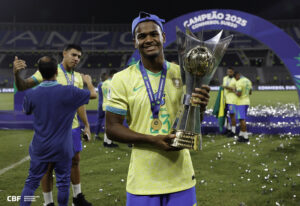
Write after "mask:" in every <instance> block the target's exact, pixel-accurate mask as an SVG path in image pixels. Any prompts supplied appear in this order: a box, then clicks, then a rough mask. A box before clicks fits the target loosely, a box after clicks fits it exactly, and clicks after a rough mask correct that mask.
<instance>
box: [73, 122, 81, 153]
mask: <svg viewBox="0 0 300 206" xmlns="http://www.w3.org/2000/svg"><path fill="white" fill-rule="evenodd" d="M72 138H73V151H74V153H77V152H80V151H81V150H82V144H81V129H80V127H77V128H74V129H72Z"/></svg>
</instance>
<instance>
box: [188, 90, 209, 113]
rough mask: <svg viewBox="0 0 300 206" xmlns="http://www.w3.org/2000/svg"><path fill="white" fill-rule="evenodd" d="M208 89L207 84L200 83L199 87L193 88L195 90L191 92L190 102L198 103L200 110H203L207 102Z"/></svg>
mask: <svg viewBox="0 0 300 206" xmlns="http://www.w3.org/2000/svg"><path fill="white" fill-rule="evenodd" d="M209 91H210V87H209V86H207V85H202V86H201V88H195V92H194V93H192V97H193V98H192V103H193V104H198V105H200V107H201V112H204V111H205V108H206V106H207V104H208V102H209Z"/></svg>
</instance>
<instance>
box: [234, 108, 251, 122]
mask: <svg viewBox="0 0 300 206" xmlns="http://www.w3.org/2000/svg"><path fill="white" fill-rule="evenodd" d="M248 107H249V105H236V111H237V113H236V116H237V119H246V118H247V111H248Z"/></svg>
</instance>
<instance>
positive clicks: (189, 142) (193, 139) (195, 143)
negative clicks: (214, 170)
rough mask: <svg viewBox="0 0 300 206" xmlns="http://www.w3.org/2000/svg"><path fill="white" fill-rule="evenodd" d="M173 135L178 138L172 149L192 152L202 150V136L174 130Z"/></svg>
mask: <svg viewBox="0 0 300 206" xmlns="http://www.w3.org/2000/svg"><path fill="white" fill-rule="evenodd" d="M172 134H175V135H176V137H175V139H174V140H173V143H172V144H171V146H172V147H176V148H182V149H190V150H200V149H201V146H200V143H201V135H200V134H197V133H194V132H188V131H183V130H177V131H176V130H174V131H173V132H172Z"/></svg>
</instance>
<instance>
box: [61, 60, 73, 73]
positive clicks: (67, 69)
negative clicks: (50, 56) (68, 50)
mask: <svg viewBox="0 0 300 206" xmlns="http://www.w3.org/2000/svg"><path fill="white" fill-rule="evenodd" d="M62 65H63V67H64V69H65V70H66V71H67V72H72V71H73V68H70V67H68V65H67V63H66V62H64V61H63V62H62Z"/></svg>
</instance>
